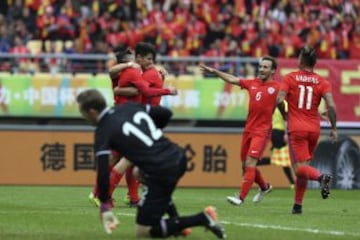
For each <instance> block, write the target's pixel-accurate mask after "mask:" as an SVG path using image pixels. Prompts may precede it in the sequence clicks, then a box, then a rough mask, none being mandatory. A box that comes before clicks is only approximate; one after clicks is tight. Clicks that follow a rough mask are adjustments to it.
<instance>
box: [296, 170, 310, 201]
mask: <svg viewBox="0 0 360 240" xmlns="http://www.w3.org/2000/svg"><path fill="white" fill-rule="evenodd" d="M306 187H307V180H306V178H301V177H297V178H296V181H295V203H296V204H299V205H301V204H302V201H303V198H304V195H305V191H306Z"/></svg>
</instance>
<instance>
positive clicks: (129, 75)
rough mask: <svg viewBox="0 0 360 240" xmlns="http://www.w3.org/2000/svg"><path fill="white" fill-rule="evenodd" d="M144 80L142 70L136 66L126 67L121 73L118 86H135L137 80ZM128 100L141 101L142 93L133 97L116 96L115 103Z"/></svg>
mask: <svg viewBox="0 0 360 240" xmlns="http://www.w3.org/2000/svg"><path fill="white" fill-rule="evenodd" d="M139 80H140V81H142V76H141V72H140V71H139V70H138V69H135V68H125V69H124V70H123V71H121V72H120V73H119V78H118V86H119V87H133V86H134V82H135V81H139ZM128 101H133V102H138V103H141V101H142V95H141V94H139V95H137V96H133V97H125V96H115V103H116V104H121V103H125V102H128Z"/></svg>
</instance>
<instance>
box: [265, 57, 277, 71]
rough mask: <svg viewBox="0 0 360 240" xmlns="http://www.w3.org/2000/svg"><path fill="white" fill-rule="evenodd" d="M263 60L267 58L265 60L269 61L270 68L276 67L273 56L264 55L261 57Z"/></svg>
mask: <svg viewBox="0 0 360 240" xmlns="http://www.w3.org/2000/svg"><path fill="white" fill-rule="evenodd" d="M264 60H267V61H270V62H271V69H274V70H276V69H277V62H276V59H275V58H273V57H270V56H265V57H262V58H261V61H264Z"/></svg>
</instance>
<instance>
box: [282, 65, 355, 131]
mask: <svg viewBox="0 0 360 240" xmlns="http://www.w3.org/2000/svg"><path fill="white" fill-rule="evenodd" d="M297 65H298V62H297V60H295V59H291V60H289V59H280V60H279V61H278V66H279V69H278V76H277V78H278V79H281V76H284V75H285V74H287V73H289V72H291V71H294V70H296V69H297V68H296V67H297ZM315 72H316V73H318V74H319V75H321V76H322V77H324V78H325V79H328V80H329V81H330V82H331V84H332V87H333V94H334V99H335V102H336V105H337V111H338V121H339V125H340V126H345V127H351V126H353V127H360V61H357V60H353V61H349V60H347V61H338V60H337V61H334V60H319V61H318V62H317V64H316V67H315ZM279 75H280V76H279Z"/></svg>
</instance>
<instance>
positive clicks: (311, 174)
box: [296, 166, 320, 181]
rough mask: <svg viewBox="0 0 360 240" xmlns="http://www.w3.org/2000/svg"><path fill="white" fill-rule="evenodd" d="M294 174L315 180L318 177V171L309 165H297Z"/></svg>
mask: <svg viewBox="0 0 360 240" xmlns="http://www.w3.org/2000/svg"><path fill="white" fill-rule="evenodd" d="M296 176H298V177H300V178H305V179H309V180H316V181H317V180H318V179H319V177H320V172H319V171H318V170H317V169H316V168H313V167H311V166H301V167H298V169H297V171H296Z"/></svg>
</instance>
